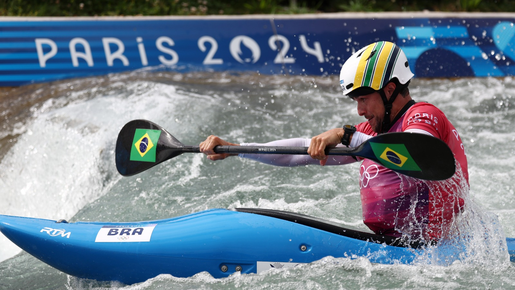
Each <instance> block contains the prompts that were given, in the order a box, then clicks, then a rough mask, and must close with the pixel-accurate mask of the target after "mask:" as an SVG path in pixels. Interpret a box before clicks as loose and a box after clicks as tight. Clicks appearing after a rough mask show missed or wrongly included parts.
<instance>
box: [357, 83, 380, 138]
mask: <svg viewBox="0 0 515 290" xmlns="http://www.w3.org/2000/svg"><path fill="white" fill-rule="evenodd" d="M354 100H355V101H356V103H357V109H358V115H360V116H363V117H365V119H367V122H368V124H369V125H370V127H372V130H374V132H376V133H381V128H382V124H383V118H384V105H383V100H382V99H381V95H379V93H378V92H373V93H371V94H368V95H363V96H359V97H357V98H354Z"/></svg>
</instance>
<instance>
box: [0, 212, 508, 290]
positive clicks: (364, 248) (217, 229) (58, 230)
mask: <svg viewBox="0 0 515 290" xmlns="http://www.w3.org/2000/svg"><path fill="white" fill-rule="evenodd" d="M0 231H1V232H2V233H3V234H4V235H5V236H6V237H7V238H9V239H10V240H11V241H13V242H14V243H15V244H16V245H18V246H19V247H20V248H22V249H23V250H25V251H27V252H28V253H29V254H31V255H33V256H34V257H36V258H38V259H39V260H41V261H43V262H45V263H47V264H48V265H50V266H52V267H54V268H56V269H58V270H60V271H62V272H65V273H67V274H69V275H73V276H76V277H80V278H87V279H95V280H100V281H120V282H122V283H125V284H132V283H137V282H142V281H145V280H147V279H149V278H152V277H155V276H157V275H159V274H171V275H173V276H176V277H190V276H193V275H195V274H197V273H199V272H203V271H206V272H208V273H209V274H211V275H212V276H213V277H215V278H222V277H227V276H229V275H231V274H233V273H235V272H241V273H259V272H262V271H266V270H268V269H271V268H284V267H294V266H296V265H298V264H301V263H310V262H314V261H317V260H319V259H322V258H324V257H327V256H332V257H337V258H339V257H347V258H358V257H366V258H368V259H369V260H370V262H372V263H382V264H393V263H403V264H410V263H414V262H416V261H419V260H420V259H422V258H424V259H430V260H431V261H432V263H438V264H442V265H448V264H450V263H452V262H453V261H455V260H458V259H459V258H460V253H461V252H460V251H459V250H457V248H456V247H450V248H449V247H440V246H439V245H426V244H423V243H417V242H412V243H410V242H408V241H403V240H401V239H396V238H394V237H388V236H381V235H375V234H371V233H366V232H361V231H356V230H352V229H347V228H343V227H341V226H340V225H338V224H335V223H331V222H328V221H324V220H321V219H317V218H313V217H310V216H306V215H301V214H295V213H290V212H284V211H276V210H267V209H237V210H234V211H233V210H226V209H212V210H207V211H202V212H198V213H194V214H190V215H185V216H181V217H176V218H171V219H164V220H156V221H144V222H128V223H104V222H75V223H67V222H66V221H53V220H46V219H35V218H25V217H14V216H5V215H0ZM507 245H508V251H509V253H510V259H511V260H512V261H515V239H511V238H509V239H507Z"/></svg>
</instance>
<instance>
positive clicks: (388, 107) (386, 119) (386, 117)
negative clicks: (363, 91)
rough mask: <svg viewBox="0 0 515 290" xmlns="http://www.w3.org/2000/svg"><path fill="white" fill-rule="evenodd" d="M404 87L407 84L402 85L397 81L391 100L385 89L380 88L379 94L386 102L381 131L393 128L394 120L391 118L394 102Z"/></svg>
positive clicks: (384, 102)
mask: <svg viewBox="0 0 515 290" xmlns="http://www.w3.org/2000/svg"><path fill="white" fill-rule="evenodd" d="M404 87H405V86H402V85H400V84H399V83H397V84H396V86H395V90H394V91H393V93H392V95H391V96H390V99H389V100H388V98H387V97H386V94H385V92H384V90H383V89H380V90H379V95H381V99H383V104H384V118H383V123H382V124H381V133H385V132H388V131H389V130H390V129H391V127H392V122H391V120H390V119H391V114H392V106H393V102H394V101H395V99H396V98H397V96H398V95H399V93H400V92H401V90H402V89H403V88H404Z"/></svg>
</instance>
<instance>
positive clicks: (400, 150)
mask: <svg viewBox="0 0 515 290" xmlns="http://www.w3.org/2000/svg"><path fill="white" fill-rule="evenodd" d="M370 146H371V147H372V150H373V151H374V154H375V156H376V157H377V159H379V161H380V162H381V163H382V164H383V165H384V166H385V167H387V168H392V169H401V170H407V171H422V170H421V169H420V167H418V165H417V163H416V162H415V160H413V158H412V157H411V155H410V154H409V152H408V149H407V148H406V146H404V144H385V143H374V142H370Z"/></svg>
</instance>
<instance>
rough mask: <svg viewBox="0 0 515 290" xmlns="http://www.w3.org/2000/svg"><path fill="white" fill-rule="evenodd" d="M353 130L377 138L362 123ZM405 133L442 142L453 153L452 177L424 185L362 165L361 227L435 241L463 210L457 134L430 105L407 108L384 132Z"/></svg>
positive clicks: (463, 160)
mask: <svg viewBox="0 0 515 290" xmlns="http://www.w3.org/2000/svg"><path fill="white" fill-rule="evenodd" d="M356 128H357V130H358V131H359V132H362V133H364V134H367V135H371V136H375V135H377V133H375V132H373V131H372V128H371V127H370V125H369V124H368V123H367V122H363V123H361V124H359V125H357V126H356ZM407 130H409V131H413V130H415V131H416V130H423V131H426V132H429V133H430V134H431V135H433V136H434V137H436V138H439V139H441V140H443V141H444V142H445V143H446V144H447V145H448V146H449V147H450V149H451V150H452V152H453V153H454V157H455V159H456V161H457V164H456V165H457V168H456V171H457V173H456V174H455V175H454V176H453V177H452V178H451V179H450V180H447V181H423V180H419V179H414V178H410V177H407V176H404V175H401V174H398V173H396V172H394V171H392V170H389V169H387V168H385V167H383V166H381V165H380V164H378V163H375V162H373V161H371V160H368V159H365V160H364V161H363V163H362V165H361V170H360V191H361V201H362V207H363V219H364V223H365V224H366V225H367V226H368V227H369V228H370V229H371V230H372V231H374V232H375V233H378V234H384V235H392V236H402V235H407V236H409V237H411V238H416V237H417V236H418V237H420V238H424V239H427V240H437V239H439V238H441V237H443V236H445V234H446V232H447V231H448V228H449V226H450V224H451V223H452V221H453V219H454V217H455V215H457V214H459V213H460V212H461V210H462V208H463V206H464V201H463V199H462V198H461V197H460V194H459V192H460V188H461V187H463V184H465V185H466V187H467V188H468V186H469V183H468V166H467V157H466V155H465V151H464V148H463V144H462V142H461V138H460V136H459V134H458V132H457V130H456V128H454V126H453V125H452V124H451V123H450V122H449V120H448V119H447V117H446V116H445V115H444V113H443V112H442V111H440V110H439V109H438V108H437V107H435V106H433V105H431V104H428V103H416V104H414V105H412V106H411V107H410V108H409V109H408V110H407V111H406V113H405V114H404V115H403V116H402V117H401V118H400V119H399V120H398V121H397V122H396V123H395V124H394V125H393V126H392V128H391V129H390V131H389V132H403V131H407Z"/></svg>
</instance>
